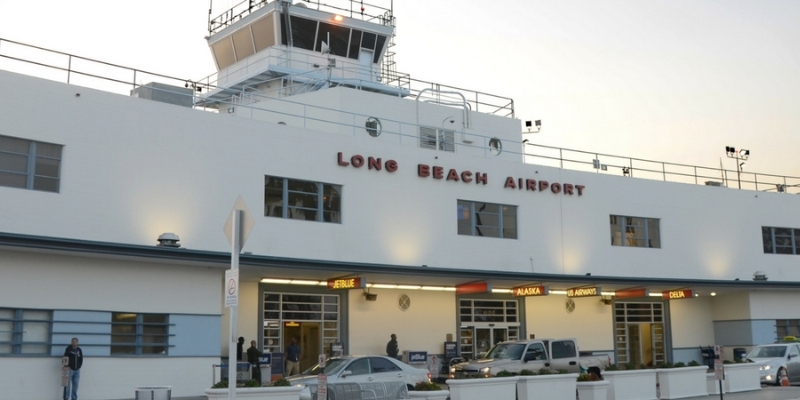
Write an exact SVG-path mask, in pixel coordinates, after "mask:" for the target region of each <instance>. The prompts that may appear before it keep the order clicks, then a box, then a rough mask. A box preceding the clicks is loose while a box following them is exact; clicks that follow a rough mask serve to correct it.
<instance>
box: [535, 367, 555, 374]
mask: <svg viewBox="0 0 800 400" xmlns="http://www.w3.org/2000/svg"><path fill="white" fill-rule="evenodd" d="M552 374H553V371H551V370H549V369H547V368H541V369H539V373H538V375H552Z"/></svg>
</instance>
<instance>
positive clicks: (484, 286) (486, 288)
mask: <svg viewBox="0 0 800 400" xmlns="http://www.w3.org/2000/svg"><path fill="white" fill-rule="evenodd" d="M491 292H492V284H491V283H489V282H476V283H467V284H464V285H457V286H456V294H472V293H491Z"/></svg>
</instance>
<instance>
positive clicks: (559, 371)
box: [556, 369, 569, 374]
mask: <svg viewBox="0 0 800 400" xmlns="http://www.w3.org/2000/svg"><path fill="white" fill-rule="evenodd" d="M556 373H557V374H568V373H569V371H567V370H565V369H557V370H556Z"/></svg>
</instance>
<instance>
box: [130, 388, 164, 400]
mask: <svg viewBox="0 0 800 400" xmlns="http://www.w3.org/2000/svg"><path fill="white" fill-rule="evenodd" d="M135 399H136V400H171V399H172V386H143V387H137V388H136V397H135Z"/></svg>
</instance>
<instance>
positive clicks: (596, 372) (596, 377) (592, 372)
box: [587, 367, 603, 381]
mask: <svg viewBox="0 0 800 400" xmlns="http://www.w3.org/2000/svg"><path fill="white" fill-rule="evenodd" d="M587 372H588V373H589V380H590V381H602V380H603V375H602V374H601V373H600V367H589V369H588V370H587Z"/></svg>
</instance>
